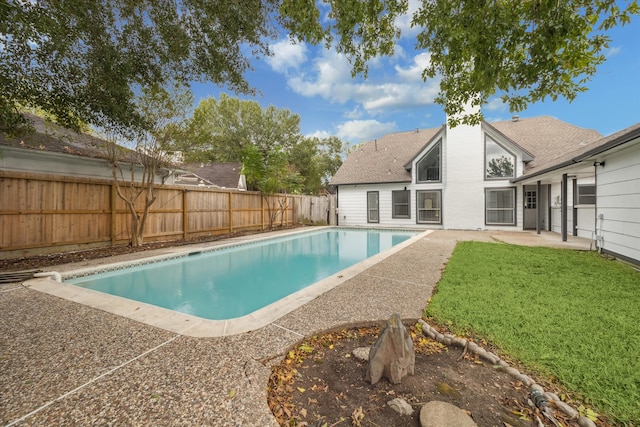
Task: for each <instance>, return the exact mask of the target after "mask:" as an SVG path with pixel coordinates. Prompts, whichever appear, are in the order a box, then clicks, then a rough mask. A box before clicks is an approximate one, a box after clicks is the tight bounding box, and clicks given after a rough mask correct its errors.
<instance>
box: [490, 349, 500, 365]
mask: <svg viewBox="0 0 640 427" xmlns="http://www.w3.org/2000/svg"><path fill="white" fill-rule="evenodd" d="M487 361H488V362H489V363H491V364H492V365H497V364H498V363H499V362H500V358H499V357H498V355H497V354H495V353H492V352H490V351H487Z"/></svg>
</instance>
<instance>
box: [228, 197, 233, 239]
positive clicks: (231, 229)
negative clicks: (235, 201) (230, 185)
mask: <svg viewBox="0 0 640 427" xmlns="http://www.w3.org/2000/svg"><path fill="white" fill-rule="evenodd" d="M227 194H228V195H229V233H231V232H233V208H232V205H231V197H232V194H231V191H229V192H228V193H227Z"/></svg>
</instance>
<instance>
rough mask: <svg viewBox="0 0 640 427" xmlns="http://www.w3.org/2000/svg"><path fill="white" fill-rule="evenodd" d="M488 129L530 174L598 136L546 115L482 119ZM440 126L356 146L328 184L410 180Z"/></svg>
mask: <svg viewBox="0 0 640 427" xmlns="http://www.w3.org/2000/svg"><path fill="white" fill-rule="evenodd" d="M483 125H486V126H487V127H489V128H490V129H493V130H494V131H495V132H497V133H498V134H500V135H501V136H502V137H504V138H505V139H507V140H509V141H510V142H512V143H513V144H514V145H516V146H517V147H519V148H521V149H522V151H523V153H525V154H526V155H527V156H526V158H525V160H530V161H528V163H527V164H526V167H525V174H529V173H534V172H535V171H537V170H539V169H540V167H543V166H545V167H546V165H548V164H549V162H553V161H557V159H559V158H561V157H563V156H565V155H566V154H567V153H573V152H575V151H576V150H580V149H585V150H586V149H588V148H591V147H593V146H594V145H593V143H594V142H595V141H598V140H600V139H602V135H601V134H600V133H599V132H597V131H595V130H591V129H583V128H580V127H577V126H574V125H571V124H569V123H566V122H563V121H561V120H558V119H556V118H554V117H550V116H541V117H532V118H525V119H518V120H505V121H499V122H493V123H486V122H484V123H483ZM443 129H444V126H443V127H440V128H431V129H424V130H419V131H410V132H398V133H392V134H388V135H385V136H383V137H382V138H379V139H377V140H373V141H369V142H367V143H364V144H362V145H360V146H358V148H357V150H355V151H354V152H352V153H351V154H349V156H348V157H347V159H346V160H345V161H344V163H343V164H342V166H341V167H340V169H339V170H338V172H336V174H335V175H334V177H333V179H332V180H331V184H332V185H343V184H370V183H386V182H389V183H391V182H411V172H410V171H408V170H406V169H405V168H404V166H406V165H407V164H409V163H410V162H411V161H412V160H413V159H414V158H415V157H416V156H417V155H418V154H419V153H420V152H421V151H422V149H423V148H424V147H425V145H426V144H427V143H428V142H429V141H431V140H432V139H433V137H435V136H436V135H437V134H438V133H439V132H440V131H441V130H443Z"/></svg>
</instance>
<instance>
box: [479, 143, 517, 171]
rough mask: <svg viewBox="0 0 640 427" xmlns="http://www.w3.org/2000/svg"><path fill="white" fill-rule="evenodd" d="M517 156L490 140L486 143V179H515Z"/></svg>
mask: <svg viewBox="0 0 640 427" xmlns="http://www.w3.org/2000/svg"><path fill="white" fill-rule="evenodd" d="M515 165H516V156H514V155H513V154H511V153H510V152H509V151H507V150H506V149H505V148H504V147H503V146H502V145H500V144H498V143H497V142H495V141H494V140H492V139H490V138H486V142H485V178H486V179H503V178H513V177H514V176H515V175H514V173H515Z"/></svg>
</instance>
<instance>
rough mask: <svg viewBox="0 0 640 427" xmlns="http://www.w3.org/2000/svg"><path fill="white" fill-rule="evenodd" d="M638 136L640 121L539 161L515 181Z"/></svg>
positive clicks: (580, 158)
mask: <svg viewBox="0 0 640 427" xmlns="http://www.w3.org/2000/svg"><path fill="white" fill-rule="evenodd" d="M638 137H640V123H636V124H635V125H632V126H629V127H628V128H626V129H623V130H621V131H619V132H616V133H613V134H611V135H609V136H606V137H604V138H600V139H598V140H596V141H593V142H591V143H589V144H584V145H581V146H580V147H579V148H577V149H575V150H573V151H568V152H566V153H563V154H561V155H559V156H558V157H555V158H553V159H550V160H547V162H545V163H538V164H537V166H536V168H535V169H531V170H528V171H527V173H526V174H525V175H523V176H522V177H519V178H518V179H516V180H514V182H518V181H522V180H524V179H527V178H530V177H533V176H536V175H539V174H542V173H545V172H549V171H552V170H555V169H558V168H560V167H563V166H567V165H569V164H572V163H576V162H578V161H581V160H584V159H585V158H588V157H589V156H592V155H596V154H598V153H600V152H602V151H605V150H607V149H610V148H613V147H615V146H617V145H619V144H622V143H625V142H628V141H630V140H632V139H635V138H638Z"/></svg>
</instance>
